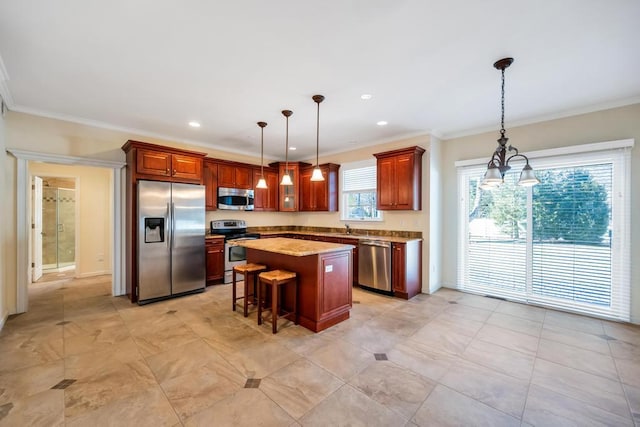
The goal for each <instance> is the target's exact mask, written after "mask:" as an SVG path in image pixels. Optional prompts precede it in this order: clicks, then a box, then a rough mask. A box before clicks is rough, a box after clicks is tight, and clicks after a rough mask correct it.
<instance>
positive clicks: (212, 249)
mask: <svg viewBox="0 0 640 427" xmlns="http://www.w3.org/2000/svg"><path fill="white" fill-rule="evenodd" d="M205 252H206V257H207V258H206V259H207V285H212V284H214V283H222V282H224V238H219V239H207V240H206V241H205Z"/></svg>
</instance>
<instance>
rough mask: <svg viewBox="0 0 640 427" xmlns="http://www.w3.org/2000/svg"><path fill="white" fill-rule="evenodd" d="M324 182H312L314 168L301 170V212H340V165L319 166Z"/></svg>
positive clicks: (326, 164) (327, 164)
mask: <svg viewBox="0 0 640 427" xmlns="http://www.w3.org/2000/svg"><path fill="white" fill-rule="evenodd" d="M319 168H320V170H321V171H322V176H323V177H324V181H311V175H312V174H313V169H314V168H313V167H306V168H304V169H301V170H300V210H301V211H317V212H336V211H337V210H338V198H339V197H338V170H339V168H340V165H337V164H334V163H325V164H323V165H320V166H319Z"/></svg>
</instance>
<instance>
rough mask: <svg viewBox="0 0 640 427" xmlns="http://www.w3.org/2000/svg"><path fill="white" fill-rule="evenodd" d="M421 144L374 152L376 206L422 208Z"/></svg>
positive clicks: (407, 208)
mask: <svg viewBox="0 0 640 427" xmlns="http://www.w3.org/2000/svg"><path fill="white" fill-rule="evenodd" d="M424 151H425V150H424V148H422V147H418V146H415V147H409V148H403V149H400V150H393V151H386V152H384V153H377V154H374V156H375V157H376V158H377V159H378V162H377V164H378V167H377V180H378V188H377V208H378V209H379V210H414V211H419V210H421V209H422V155H423V154H424Z"/></svg>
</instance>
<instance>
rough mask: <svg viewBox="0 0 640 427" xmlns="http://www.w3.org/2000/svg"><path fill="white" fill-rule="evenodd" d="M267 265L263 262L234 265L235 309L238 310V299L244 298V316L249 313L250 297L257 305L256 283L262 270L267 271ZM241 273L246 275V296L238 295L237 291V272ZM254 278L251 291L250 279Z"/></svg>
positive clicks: (252, 302)
mask: <svg viewBox="0 0 640 427" xmlns="http://www.w3.org/2000/svg"><path fill="white" fill-rule="evenodd" d="M266 269H267V266H266V265H262V264H253V263H250V264H244V265H236V266H235V267H233V301H232V302H233V311H236V301H238V300H239V299H244V301H243V302H244V304H243V305H244V317H247V316H248V315H249V298H250V297H251V304H253V305H255V302H254V301H255V297H256V283H257V280H256V279H257V275H258V273H260V272H262V271H266ZM237 273H241V274H243V275H244V296H241V297H239V296H237V291H236V274H237ZM251 278H253V286H252V291H251V293H249V279H251Z"/></svg>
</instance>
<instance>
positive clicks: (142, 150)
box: [122, 140, 206, 184]
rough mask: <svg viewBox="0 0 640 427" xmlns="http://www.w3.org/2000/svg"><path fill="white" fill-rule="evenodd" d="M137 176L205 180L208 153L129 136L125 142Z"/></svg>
mask: <svg viewBox="0 0 640 427" xmlns="http://www.w3.org/2000/svg"><path fill="white" fill-rule="evenodd" d="M122 150H123V151H124V152H125V153H126V154H127V165H130V166H128V167H131V168H132V167H133V165H135V171H134V170H131V171H130V172H131V173H132V175H135V179H153V180H156V181H174V182H186V183H195V184H202V167H203V158H204V156H205V155H206V154H205V153H198V152H195V151H187V150H179V149H176V148H170V147H163V146H160V145H154V144H149V143H146V142H140V141H132V140H129V141H127V142H126V144H124V145H123V146H122Z"/></svg>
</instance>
